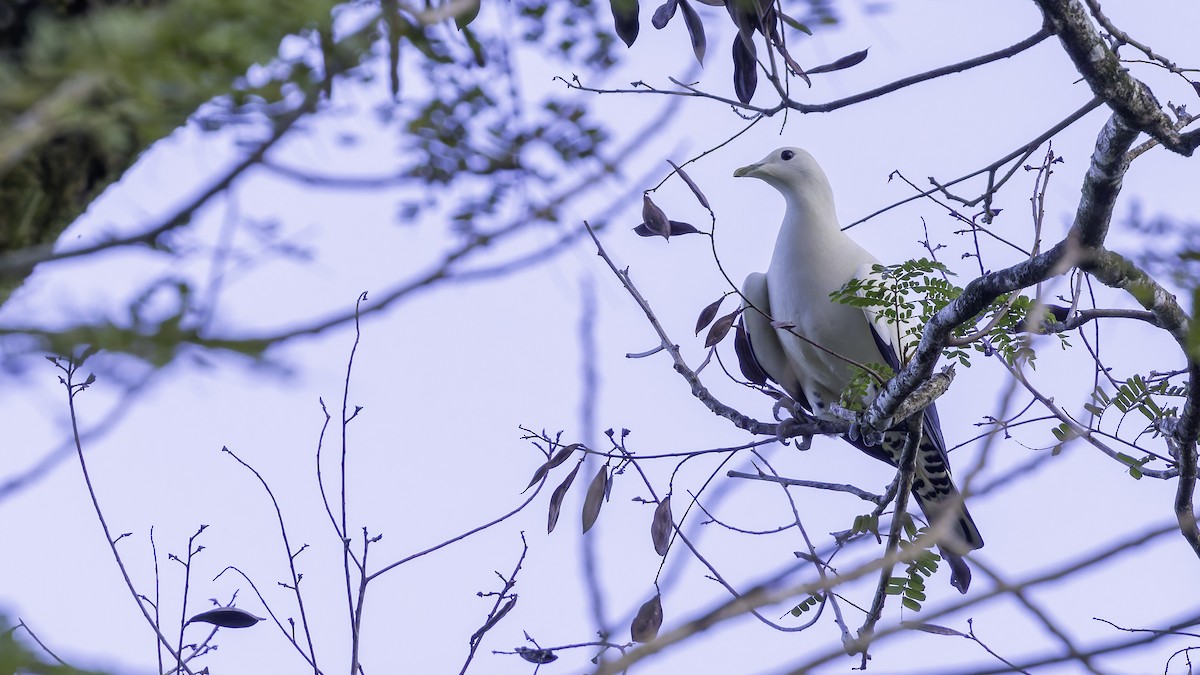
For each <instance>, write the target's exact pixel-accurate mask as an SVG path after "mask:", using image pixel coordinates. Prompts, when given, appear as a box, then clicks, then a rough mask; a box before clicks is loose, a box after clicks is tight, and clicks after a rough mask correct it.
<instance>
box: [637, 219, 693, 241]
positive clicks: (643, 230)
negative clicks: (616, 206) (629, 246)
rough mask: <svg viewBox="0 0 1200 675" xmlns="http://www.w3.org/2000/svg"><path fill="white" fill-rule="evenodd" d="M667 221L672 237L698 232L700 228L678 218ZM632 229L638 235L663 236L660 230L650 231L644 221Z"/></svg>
mask: <svg viewBox="0 0 1200 675" xmlns="http://www.w3.org/2000/svg"><path fill="white" fill-rule="evenodd" d="M667 222H668V223H670V230H669V232H670V236H672V237H675V236H679V235H681V234H700V230H697V229H696V228H695V227H693V226H691V225H689V224H687V223H681V222H679V221H678V220H668V221H667ZM633 231H634V233H636V234H637V235H638V236H639V237H662V236H663V235H662V233H661V232H651V231H650V228H649V227H648V226H647V225H646V224H645V223H642V224H641V225H638V226H637V227H635V228H633ZM666 238H667V237H663V239H666Z"/></svg>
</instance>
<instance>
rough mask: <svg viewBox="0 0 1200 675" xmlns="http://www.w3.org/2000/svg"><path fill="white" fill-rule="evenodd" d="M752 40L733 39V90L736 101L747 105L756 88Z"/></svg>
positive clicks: (736, 37) (737, 37) (736, 36)
mask: <svg viewBox="0 0 1200 675" xmlns="http://www.w3.org/2000/svg"><path fill="white" fill-rule="evenodd" d="M754 53H755V47H754V40H753V39H747V40H743V39H742V37H741V35H735V36H734V38H733V90H734V92H735V93H736V94H737V97H738V100H739V101H741V102H742V103H745V104H747V105H749V103H750V99H752V98H754V90H755V89H757V88H758V61H756V60H755V58H754Z"/></svg>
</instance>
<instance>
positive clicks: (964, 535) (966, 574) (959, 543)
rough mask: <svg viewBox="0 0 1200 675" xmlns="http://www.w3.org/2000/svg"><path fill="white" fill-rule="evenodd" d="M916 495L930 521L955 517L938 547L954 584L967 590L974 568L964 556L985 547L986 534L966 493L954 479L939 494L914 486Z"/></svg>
mask: <svg viewBox="0 0 1200 675" xmlns="http://www.w3.org/2000/svg"><path fill="white" fill-rule="evenodd" d="M913 497H915V498H916V500H917V505H919V506H920V507H921V511H922V512H924V513H925V517H926V518H927V519H928V520H929V522H930V524H934V523H937V522H940V521H941V519H942V518H950V519H951V521H950V530H949V532H948V533H947V534H946V536H945V538H944V539H945V541H943V542H942V544H941V545H940V546H938V550H939V551H940V552H941V554H942V558H943V559H944V560H945V561H946V563H947V564H949V566H950V583H951V585H953V586H954V587H955V588H957V589H958V592H959V593H966V592H967V587H968V586H970V585H971V568H970V567H968V566H967V561H966V560H964V559H963V556H964V555H966V554H967V553H968V552H970V551H974V550H975V549H977V548H983V536H982V535H980V534H979V528H978V527H976V526H975V521H974V519H972V518H971V513H970V512H969V511H967V507H966V506H965V505H964V504H963V501H962V496H961V495H960V494H959V492H958V489H957V488H956V487H954V484H953V483H951V484H950V485H949V486H946V487H942V488H941V489H940V490H938V491H937V493H936V494H929V493H924V494H922V493H921V492H919V491H918V490H917V489H915V488H914V490H913ZM951 509H952V511H951Z"/></svg>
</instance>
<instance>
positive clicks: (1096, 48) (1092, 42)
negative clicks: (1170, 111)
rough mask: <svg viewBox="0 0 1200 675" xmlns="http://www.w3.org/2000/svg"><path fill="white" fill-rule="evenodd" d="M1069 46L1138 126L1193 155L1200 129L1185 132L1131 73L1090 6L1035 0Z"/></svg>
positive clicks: (1099, 88)
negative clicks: (1096, 22)
mask: <svg viewBox="0 0 1200 675" xmlns="http://www.w3.org/2000/svg"><path fill="white" fill-rule="evenodd" d="M1034 2H1035V3H1036V4H1037V6H1038V7H1039V8H1040V9H1041V10H1042V14H1043V15H1044V16H1045V18H1046V22H1047V24H1049V25H1050V27H1051V28H1052V29H1053V30H1054V32H1055V34H1056V35H1057V36H1058V39H1059V42H1060V43H1061V44H1062V46H1063V50H1064V51H1066V52H1067V55H1068V56H1069V57H1070V58H1071V62H1072V63H1074V64H1075V68H1076V69H1077V70H1078V71H1079V74H1080V75H1082V76H1083V79H1084V80H1085V81H1086V82H1087V83H1088V86H1089V87H1091V88H1092V91H1093V92H1095V93H1096V95H1097V96H1100V97H1101V98H1103V99H1104V102H1105V103H1107V104H1108V106H1109V107H1110V108H1112V109H1113V111H1114V112H1116V113H1117V114H1118V115H1120V116H1121V117H1124V118H1125V119H1126V120H1128V122H1129V124H1130V125H1131V126H1133V127H1134V128H1135V129H1137V130H1138V131H1143V132H1145V133H1147V134H1149V135H1150V136H1153V137H1154V138H1155V139H1157V140H1158V141H1159V142H1160V143H1162V144H1163V145H1164V146H1166V147H1167V148H1170V149H1171V150H1173V151H1174V152H1178V153H1179V154H1181V155H1186V156H1191V154H1192V152H1193V151H1195V149H1196V147H1197V146H1200V131H1191V132H1188V133H1185V134H1180V133H1179V132H1178V131H1176V129H1175V127H1174V124H1173V123H1172V122H1171V118H1170V117H1168V116H1167V114H1166V112H1164V111H1163V109H1162V106H1161V105H1159V103H1158V100H1157V99H1155V98H1154V94H1153V92H1151V91H1150V88H1149V87H1147V86H1146V85H1145V84H1144V83H1143V82H1141V81H1140V80H1138V79H1137V78H1135V77H1134V76H1133V75H1131V74H1130V73H1129V71H1128V70H1127V69H1126V68H1125V66H1124V65H1122V64H1121V59H1120V58H1119V57H1118V56H1117V54H1116V52H1114V51H1113V50H1112V49H1110V48H1109V45H1108V43H1107V42H1105V41H1104V38H1103V37H1102V36H1101V35H1100V33H1099V32H1098V31H1097V30H1096V27H1095V25H1093V23H1092V19H1091V17H1090V16H1088V12H1087V8H1085V7H1084V6H1083V3H1081V2H1079V1H1078V0H1034Z"/></svg>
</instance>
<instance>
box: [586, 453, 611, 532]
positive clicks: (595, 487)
mask: <svg viewBox="0 0 1200 675" xmlns="http://www.w3.org/2000/svg"><path fill="white" fill-rule="evenodd" d="M607 484H608V465H607V464H604V465H601V466H600V470H599V471H597V472H596V477H595V478H593V479H592V484H591V485H589V486H588V490H587V496H586V497H584V498H583V531H584V532H587V531H588V530H590V529H592V525H595V524H596V518H597V517H598V516H599V515H600V507H601V506H602V505H603V504H604V490H605V487H606V486H607Z"/></svg>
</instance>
